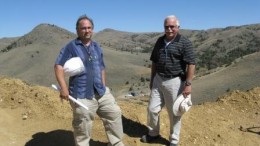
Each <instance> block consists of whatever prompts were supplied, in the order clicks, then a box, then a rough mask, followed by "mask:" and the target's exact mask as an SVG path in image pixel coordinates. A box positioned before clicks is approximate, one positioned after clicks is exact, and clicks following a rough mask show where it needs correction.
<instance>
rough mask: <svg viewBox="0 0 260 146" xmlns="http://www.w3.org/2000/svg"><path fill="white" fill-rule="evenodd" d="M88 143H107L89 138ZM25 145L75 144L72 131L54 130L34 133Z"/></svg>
mask: <svg viewBox="0 0 260 146" xmlns="http://www.w3.org/2000/svg"><path fill="white" fill-rule="evenodd" d="M90 145H91V146H106V145H107V143H104V142H100V141H93V140H90ZM25 146H75V144H74V137H73V133H72V131H67V130H54V131H51V132H47V133H45V132H39V133H36V134H34V135H33V136H32V139H31V140H29V141H28V142H27V143H26V144H25Z"/></svg>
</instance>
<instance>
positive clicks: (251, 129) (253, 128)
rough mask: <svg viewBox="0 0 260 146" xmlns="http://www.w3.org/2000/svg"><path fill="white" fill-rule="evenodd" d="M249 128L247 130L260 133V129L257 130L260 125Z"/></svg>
mask: <svg viewBox="0 0 260 146" xmlns="http://www.w3.org/2000/svg"><path fill="white" fill-rule="evenodd" d="M246 129H247V132H251V133H255V134H258V135H260V131H257V130H259V129H260V127H249V128H246Z"/></svg>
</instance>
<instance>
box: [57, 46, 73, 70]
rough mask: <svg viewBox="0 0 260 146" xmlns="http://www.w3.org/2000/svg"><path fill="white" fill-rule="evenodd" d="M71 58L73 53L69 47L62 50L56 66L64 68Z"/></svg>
mask: <svg viewBox="0 0 260 146" xmlns="http://www.w3.org/2000/svg"><path fill="white" fill-rule="evenodd" d="M70 58H71V53H70V51H69V49H68V47H67V46H65V47H64V48H62V49H61V51H60V54H59V55H58V57H57V58H56V61H55V65H61V66H63V65H64V64H65V62H66V61H67V60H68V59H70Z"/></svg>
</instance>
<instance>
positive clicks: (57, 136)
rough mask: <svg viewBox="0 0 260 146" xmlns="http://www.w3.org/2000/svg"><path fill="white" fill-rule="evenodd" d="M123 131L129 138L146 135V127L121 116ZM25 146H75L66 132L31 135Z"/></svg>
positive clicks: (103, 144) (95, 143) (96, 144)
mask: <svg viewBox="0 0 260 146" xmlns="http://www.w3.org/2000/svg"><path fill="white" fill-rule="evenodd" d="M122 122H123V130H124V133H125V134H126V135H128V136H129V137H135V138H141V137H142V136H143V135H145V134H147V132H148V129H147V127H146V125H143V124H141V123H139V122H135V121H133V120H131V119H128V118H126V117H125V116H122ZM152 143H158V144H168V140H167V139H165V138H163V137H160V138H158V139H156V140H154V141H153V142H152ZM90 145H91V146H106V145H107V143H106V142H101V141H94V140H93V139H91V140H90ZM25 146H75V144H74V137H73V132H72V131H68V130H61V129H58V130H54V131H50V132H47V133H46V132H38V133H36V134H34V135H32V138H31V140H29V141H28V142H26V144H25Z"/></svg>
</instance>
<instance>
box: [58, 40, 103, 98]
mask: <svg viewBox="0 0 260 146" xmlns="http://www.w3.org/2000/svg"><path fill="white" fill-rule="evenodd" d="M72 57H80V58H81V60H82V62H83V64H84V66H85V71H84V72H83V73H81V74H79V75H75V76H72V77H70V78H69V92H70V95H71V96H72V97H74V98H88V99H91V98H93V97H94V93H95V92H97V93H98V94H99V95H100V96H102V95H104V93H105V91H106V88H105V86H104V85H103V83H102V70H104V69H105V65H104V61H103V52H102V49H101V48H100V46H99V45H98V44H97V43H96V42H94V41H92V42H91V44H90V45H89V46H88V47H85V46H84V45H83V43H82V42H81V41H80V40H79V39H75V40H72V41H71V42H69V43H68V44H67V45H66V46H65V47H64V48H62V49H61V51H60V54H59V56H58V57H57V59H56V62H55V64H58V65H61V66H63V65H64V64H65V62H66V61H67V60H69V59H70V58H72Z"/></svg>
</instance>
